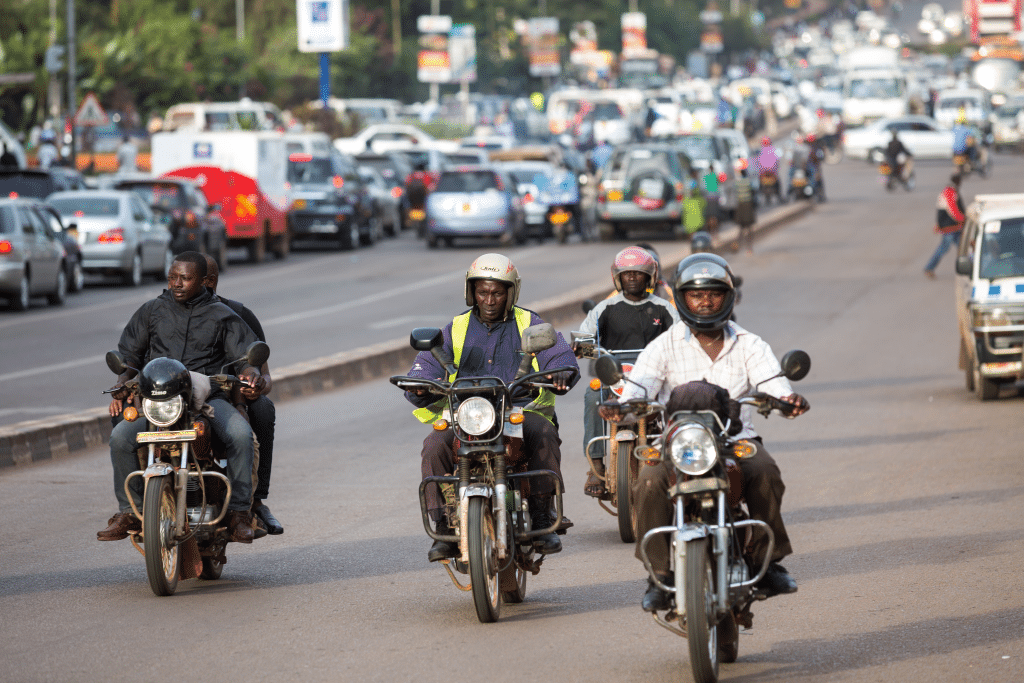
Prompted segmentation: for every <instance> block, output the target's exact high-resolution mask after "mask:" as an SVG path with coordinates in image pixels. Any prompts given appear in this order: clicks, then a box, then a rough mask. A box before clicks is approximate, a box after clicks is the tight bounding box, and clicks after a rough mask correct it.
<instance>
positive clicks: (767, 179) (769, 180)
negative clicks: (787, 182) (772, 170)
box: [761, 175, 775, 185]
mask: <svg viewBox="0 0 1024 683" xmlns="http://www.w3.org/2000/svg"><path fill="white" fill-rule="evenodd" d="M761 184H762V185H774V184H775V176H772V175H765V176H761Z"/></svg>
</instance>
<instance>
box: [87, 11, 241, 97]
mask: <svg viewBox="0 0 1024 683" xmlns="http://www.w3.org/2000/svg"><path fill="white" fill-rule="evenodd" d="M68 1H69V2H70V0H68ZM235 39H236V40H237V41H238V49H239V50H241V49H242V44H243V43H244V42H245V0H235ZM240 76H241V77H242V82H241V83H240V84H239V86H238V99H242V98H243V97H245V68H244V67H243V68H242V71H241V73H240Z"/></svg>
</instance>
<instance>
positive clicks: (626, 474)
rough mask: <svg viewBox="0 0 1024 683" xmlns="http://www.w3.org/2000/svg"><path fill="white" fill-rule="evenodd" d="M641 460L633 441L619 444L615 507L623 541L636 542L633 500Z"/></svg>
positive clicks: (616, 466)
mask: <svg viewBox="0 0 1024 683" xmlns="http://www.w3.org/2000/svg"><path fill="white" fill-rule="evenodd" d="M634 463H636V464H637V465H639V464H640V461H639V460H637V459H636V458H634V457H633V442H632V441H625V442H622V443H620V444H618V454H617V455H616V463H615V470H616V472H615V476H616V479H615V500H616V504H615V509H616V512H618V520H619V538H621V539H622V542H623V543H635V542H636V506H635V505H634V502H635V501H634V500H633V484H635V483H636V467H634Z"/></svg>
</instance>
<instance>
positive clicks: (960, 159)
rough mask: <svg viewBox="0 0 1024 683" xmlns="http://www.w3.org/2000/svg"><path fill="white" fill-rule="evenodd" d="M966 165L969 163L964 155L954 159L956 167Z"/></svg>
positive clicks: (958, 155)
mask: <svg viewBox="0 0 1024 683" xmlns="http://www.w3.org/2000/svg"><path fill="white" fill-rule="evenodd" d="M966 163H967V157H966V156H964V155H963V154H957V155H956V156H955V157H953V164H954V165H956V166H960V165H961V164H966Z"/></svg>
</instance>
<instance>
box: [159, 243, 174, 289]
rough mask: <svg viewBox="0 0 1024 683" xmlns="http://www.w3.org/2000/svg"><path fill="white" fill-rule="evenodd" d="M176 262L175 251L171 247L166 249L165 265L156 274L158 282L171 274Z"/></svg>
mask: <svg viewBox="0 0 1024 683" xmlns="http://www.w3.org/2000/svg"><path fill="white" fill-rule="evenodd" d="M173 264H174V252H173V251H171V248H170V247H167V250H166V251H164V267H163V269H162V270H161V271H160V272H159V273H157V274H156V279H157V282H160V281H166V280H167V276H168V275H170V274H171V266H172V265H173Z"/></svg>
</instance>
